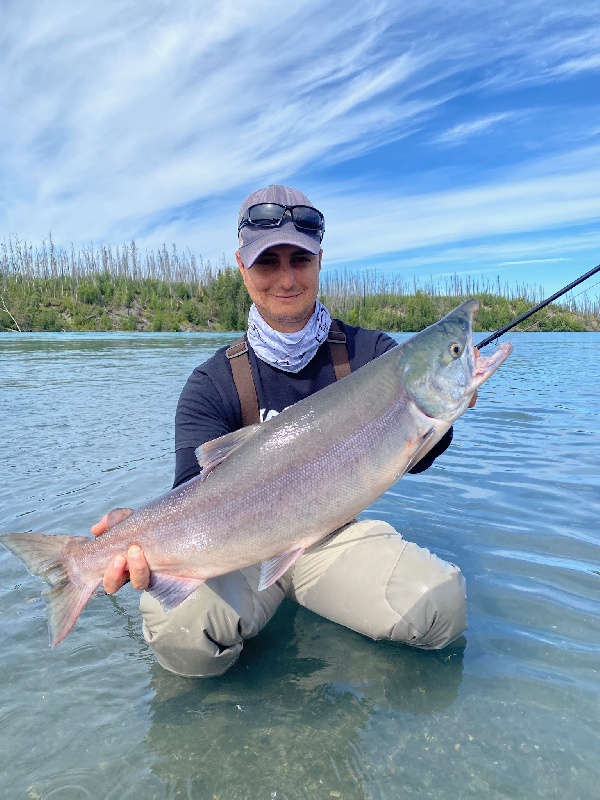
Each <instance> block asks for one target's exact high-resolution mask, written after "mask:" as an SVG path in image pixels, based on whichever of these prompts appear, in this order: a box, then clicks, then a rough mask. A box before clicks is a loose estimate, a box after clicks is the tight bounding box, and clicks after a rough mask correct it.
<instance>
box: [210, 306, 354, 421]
mask: <svg viewBox="0 0 600 800" xmlns="http://www.w3.org/2000/svg"><path fill="white" fill-rule="evenodd" d="M327 344H328V345H329V354H330V355H331V360H332V361H333V371H334V372H335V379H336V381H339V379H340V378H345V377H346V375H350V371H351V370H350V361H349V360H348V349H347V348H346V334H345V333H343V331H341V330H340V327H339V325H338V324H337V322H336V321H335V320H331V327H330V328H329V334H328V336H327ZM332 344H333V345H343V346H340V347H332V346H331V345H332ZM225 355H226V356H227V358H228V359H229V365H230V366H231V372H232V374H233V382H234V383H235V388H236V390H237V393H238V397H239V398H240V406H241V407H242V425H244V426H246V425H254V424H256V423H257V422H260V411H259V408H258V395H257V394H256V385H255V383H254V378H253V377H252V369H251V367H250V359H249V358H248V343H247V342H246V337H245V336H242V337H241V338H240V339H238V340H237V342H234V343H233V344H232V345H230V347H228V348H227V350H226V351H225Z"/></svg>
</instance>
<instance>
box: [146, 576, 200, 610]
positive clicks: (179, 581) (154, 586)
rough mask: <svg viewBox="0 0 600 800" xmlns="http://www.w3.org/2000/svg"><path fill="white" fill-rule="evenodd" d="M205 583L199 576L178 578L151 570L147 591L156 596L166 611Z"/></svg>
mask: <svg viewBox="0 0 600 800" xmlns="http://www.w3.org/2000/svg"><path fill="white" fill-rule="evenodd" d="M203 583H204V581H203V580H199V579H198V578H176V577H173V576H172V575H160V574H158V573H156V572H151V573H150V583H149V584H148V588H147V590H146V591H148V593H149V594H151V595H152V597H156V599H157V600H158V601H159V603H160V604H161V606H162V607H163V608H164V610H165V611H172V610H173V609H174V608H177V606H178V605H180V604H181V603H183V601H184V600H186V599H187V598H188V597H189V596H190V595H191V594H192V592H194V591H195V590H196V589H197V588H198V587H199V586H201V585H202V584H203Z"/></svg>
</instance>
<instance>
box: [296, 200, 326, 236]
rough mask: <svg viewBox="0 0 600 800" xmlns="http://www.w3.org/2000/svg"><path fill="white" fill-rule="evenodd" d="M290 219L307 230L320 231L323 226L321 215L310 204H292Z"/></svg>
mask: <svg viewBox="0 0 600 800" xmlns="http://www.w3.org/2000/svg"><path fill="white" fill-rule="evenodd" d="M292 219H293V220H294V224H295V225H297V226H298V227H299V228H304V229H305V230H308V231H320V230H321V228H322V226H323V217H322V216H321V214H320V213H319V212H318V211H317V210H316V209H315V208H310V206H294V208H293V209H292Z"/></svg>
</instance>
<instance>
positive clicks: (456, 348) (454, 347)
mask: <svg viewBox="0 0 600 800" xmlns="http://www.w3.org/2000/svg"><path fill="white" fill-rule="evenodd" d="M450 353H451V355H452V357H453V358H458V357H459V355H460V354H461V353H462V347H461V346H460V345H459V343H458V342H454V343H453V344H451V345H450Z"/></svg>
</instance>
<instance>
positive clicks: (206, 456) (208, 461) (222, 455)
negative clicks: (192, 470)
mask: <svg viewBox="0 0 600 800" xmlns="http://www.w3.org/2000/svg"><path fill="white" fill-rule="evenodd" d="M259 428H260V425H247V426H246V427H245V428H240V429H239V430H237V431H232V432H231V433H226V434H225V436H219V438H218V439H211V441H210V442H205V443H204V444H201V445H200V447H197V448H196V458H197V459H198V463H199V464H200V466H201V467H202V480H204V479H205V478H206V476H207V475H208V474H209V472H212V471H213V469H214V468H215V467H218V466H219V464H220V463H221V462H222V461H225V459H226V458H227V457H228V456H230V455H231V454H232V453H233V452H234V451H235V450H237V449H238V447H240V446H241V445H242V444H243V443H244V442H245V441H246V440H247V439H249V438H250V437H251V436H253V435H254V434H255V433H256V431H257V430H258V429H259Z"/></svg>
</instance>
